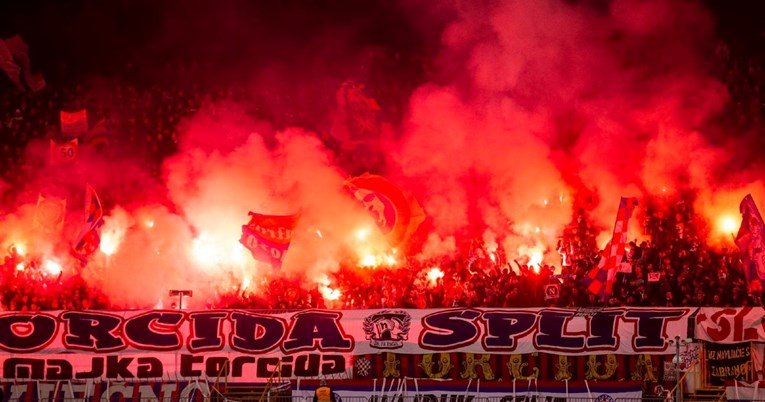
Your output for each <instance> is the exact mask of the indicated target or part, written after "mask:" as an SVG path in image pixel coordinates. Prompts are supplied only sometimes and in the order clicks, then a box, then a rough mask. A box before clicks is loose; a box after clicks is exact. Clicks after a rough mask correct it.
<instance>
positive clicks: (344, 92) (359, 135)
mask: <svg viewBox="0 0 765 402" xmlns="http://www.w3.org/2000/svg"><path fill="white" fill-rule="evenodd" d="M364 92H365V91H364V85H363V84H358V83H354V82H351V81H346V82H344V83H343V84H342V85H341V86H340V88H339V90H338V94H337V95H338V106H339V107H340V109H341V111H342V113H344V114H345V126H346V130H347V134H348V137H349V138H348V139H350V140H363V139H369V138H377V137H379V135H380V124H381V115H382V113H381V108H380V104H379V103H377V101H376V100H375V99H374V98H372V97H369V96H367V95H366V94H365V93H364Z"/></svg>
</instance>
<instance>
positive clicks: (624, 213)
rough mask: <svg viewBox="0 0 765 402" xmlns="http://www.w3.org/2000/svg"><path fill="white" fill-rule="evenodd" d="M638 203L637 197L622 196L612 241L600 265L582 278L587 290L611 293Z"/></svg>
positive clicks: (595, 292)
mask: <svg viewBox="0 0 765 402" xmlns="http://www.w3.org/2000/svg"><path fill="white" fill-rule="evenodd" d="M637 205H638V201H637V198H625V197H622V199H621V201H620V202H619V210H618V211H617V213H616V223H615V224H614V233H613V236H611V241H610V242H608V245H607V246H606V248H605V250H604V251H603V255H602V256H601V257H600V261H599V262H598V266H596V267H595V268H593V269H591V270H590V272H588V273H587V275H585V276H584V278H582V281H583V283H584V284H585V285H586V286H587V290H588V291H589V292H591V293H593V294H596V295H599V296H601V297H607V296H610V295H611V290H612V287H613V283H614V278H615V277H616V271H617V268H618V266H619V264H620V263H621V262H622V258H623V257H624V247H625V245H626V244H627V228H628V226H629V222H630V217H632V211H633V210H634V209H635V207H636V206H637Z"/></svg>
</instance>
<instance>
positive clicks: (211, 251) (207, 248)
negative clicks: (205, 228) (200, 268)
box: [191, 232, 218, 266]
mask: <svg viewBox="0 0 765 402" xmlns="http://www.w3.org/2000/svg"><path fill="white" fill-rule="evenodd" d="M191 254H192V255H193V256H194V260H196V262H198V263H199V264H201V265H206V266H209V265H213V264H215V263H216V262H217V261H218V253H217V252H216V250H215V245H214V244H213V242H212V239H210V236H209V235H208V234H207V233H204V232H203V233H201V234H200V235H199V236H198V237H197V238H196V239H194V240H193V242H192V245H191Z"/></svg>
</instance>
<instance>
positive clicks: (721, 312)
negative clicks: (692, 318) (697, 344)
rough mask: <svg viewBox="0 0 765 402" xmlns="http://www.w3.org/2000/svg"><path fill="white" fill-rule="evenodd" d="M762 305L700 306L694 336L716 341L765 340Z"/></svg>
mask: <svg viewBox="0 0 765 402" xmlns="http://www.w3.org/2000/svg"><path fill="white" fill-rule="evenodd" d="M764 318H765V309H763V308H762V307H738V308H732V307H725V308H722V307H721V308H718V307H702V308H701V309H700V310H699V313H698V314H697V315H696V338H697V339H700V340H704V341H709V342H716V343H738V342H749V341H754V342H765V319H764Z"/></svg>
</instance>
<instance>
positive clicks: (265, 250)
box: [239, 212, 299, 268]
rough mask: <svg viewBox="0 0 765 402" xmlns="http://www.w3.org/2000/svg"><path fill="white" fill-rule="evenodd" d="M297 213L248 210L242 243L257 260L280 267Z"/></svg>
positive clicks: (297, 216)
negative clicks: (264, 212)
mask: <svg viewBox="0 0 765 402" xmlns="http://www.w3.org/2000/svg"><path fill="white" fill-rule="evenodd" d="M298 219H299V215H261V214H256V213H254V212H250V223H248V224H246V225H243V226H242V237H241V238H240V239H239V242H240V243H242V245H244V246H245V247H247V249H248V250H250V252H251V253H252V256H253V257H254V258H255V259H256V260H259V261H262V262H266V263H269V264H271V265H272V266H273V267H274V268H281V266H282V262H283V261H284V255H285V254H286V253H287V249H288V248H289V247H290V242H291V241H292V233H293V231H294V230H295V226H297V222H298Z"/></svg>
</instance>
